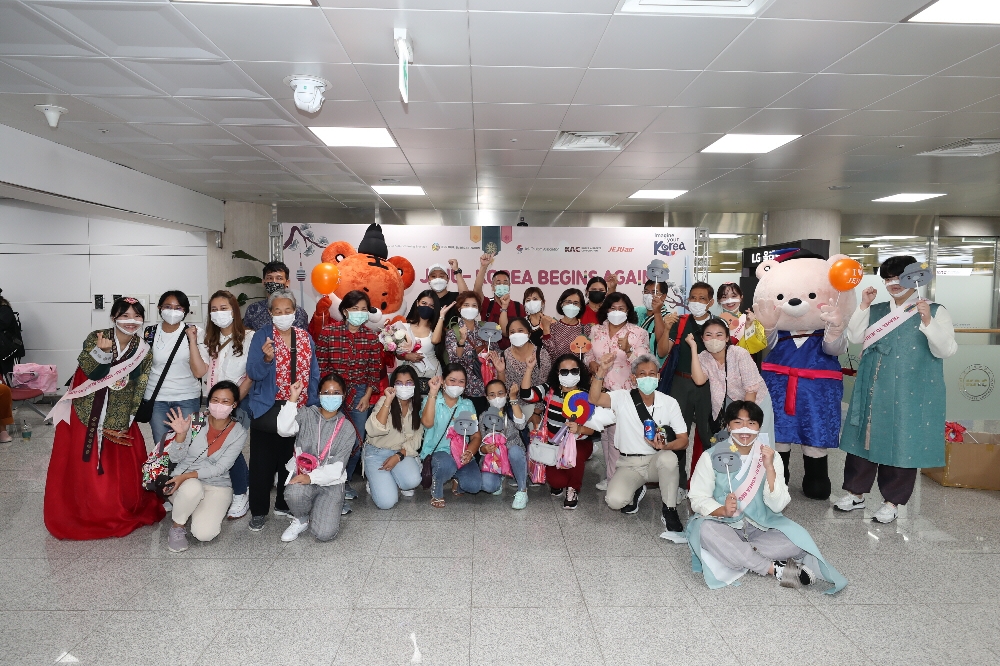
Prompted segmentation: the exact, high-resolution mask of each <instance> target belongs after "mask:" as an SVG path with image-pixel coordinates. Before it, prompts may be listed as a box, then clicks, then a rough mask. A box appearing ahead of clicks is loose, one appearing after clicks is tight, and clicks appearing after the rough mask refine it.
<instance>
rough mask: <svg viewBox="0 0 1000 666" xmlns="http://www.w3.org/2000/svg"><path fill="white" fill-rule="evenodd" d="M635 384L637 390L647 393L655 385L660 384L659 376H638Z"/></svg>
mask: <svg viewBox="0 0 1000 666" xmlns="http://www.w3.org/2000/svg"><path fill="white" fill-rule="evenodd" d="M635 383H636V385H637V386H638V387H639V390H640V391H642V393H643V394H644V395H649V394H650V393H652V392H653V391H655V390H656V387H657V386H659V385H660V378H659V377H639V379H637V380H635Z"/></svg>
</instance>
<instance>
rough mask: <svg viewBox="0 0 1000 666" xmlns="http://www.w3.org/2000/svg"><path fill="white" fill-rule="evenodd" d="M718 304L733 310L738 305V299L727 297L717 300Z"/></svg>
mask: <svg viewBox="0 0 1000 666" xmlns="http://www.w3.org/2000/svg"><path fill="white" fill-rule="evenodd" d="M719 304H720V305H721V306H722V307H724V308H726V309H727V310H735V309H736V308H737V307H739V304H740V299H738V298H727V299H726V300H724V301H719Z"/></svg>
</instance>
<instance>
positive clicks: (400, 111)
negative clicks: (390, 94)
mask: <svg viewBox="0 0 1000 666" xmlns="http://www.w3.org/2000/svg"><path fill="white" fill-rule="evenodd" d="M377 104H378V109H379V111H380V112H381V113H382V117H383V118H385V122H386V124H387V125H388V126H389V127H390V128H396V127H405V128H409V129H415V128H432V129H472V105H471V104H458V103H451V104H438V103H435V102H410V103H409V104H403V103H402V102H398V101H397V102H377Z"/></svg>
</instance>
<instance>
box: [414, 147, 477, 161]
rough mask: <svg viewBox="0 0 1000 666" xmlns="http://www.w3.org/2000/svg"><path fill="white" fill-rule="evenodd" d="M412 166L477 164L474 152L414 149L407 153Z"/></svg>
mask: <svg viewBox="0 0 1000 666" xmlns="http://www.w3.org/2000/svg"><path fill="white" fill-rule="evenodd" d="M406 159H407V160H408V161H409V162H410V164H469V165H473V164H475V163H476V151H474V150H447V149H444V148H436V149H430V148H413V149H410V150H407V151H406Z"/></svg>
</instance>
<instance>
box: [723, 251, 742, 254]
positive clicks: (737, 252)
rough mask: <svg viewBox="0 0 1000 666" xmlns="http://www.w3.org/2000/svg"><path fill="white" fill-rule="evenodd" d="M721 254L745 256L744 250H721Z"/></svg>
mask: <svg viewBox="0 0 1000 666" xmlns="http://www.w3.org/2000/svg"><path fill="white" fill-rule="evenodd" d="M719 254H743V250H719Z"/></svg>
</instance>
